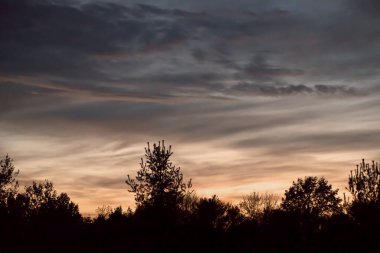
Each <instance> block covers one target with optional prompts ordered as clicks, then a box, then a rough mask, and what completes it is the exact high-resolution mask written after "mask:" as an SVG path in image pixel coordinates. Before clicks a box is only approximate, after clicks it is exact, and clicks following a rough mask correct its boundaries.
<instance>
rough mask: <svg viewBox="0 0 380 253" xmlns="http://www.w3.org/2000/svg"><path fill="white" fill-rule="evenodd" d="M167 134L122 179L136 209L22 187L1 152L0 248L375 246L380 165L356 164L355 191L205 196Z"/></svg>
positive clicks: (308, 181) (378, 244)
mask: <svg viewBox="0 0 380 253" xmlns="http://www.w3.org/2000/svg"><path fill="white" fill-rule="evenodd" d="M171 155H172V152H171V149H170V147H169V148H167V147H165V145H164V143H163V142H161V143H158V145H156V144H154V145H153V147H150V146H149V144H148V147H147V148H146V149H145V157H144V158H143V159H142V160H141V164H140V165H141V169H140V170H139V171H138V172H137V176H136V177H131V176H129V175H128V177H127V179H126V184H127V186H128V188H129V191H130V192H131V193H133V194H134V196H135V200H136V209H135V210H134V211H132V210H131V209H128V210H127V211H123V210H122V208H121V207H117V208H115V209H111V208H110V207H100V208H98V210H97V213H98V216H97V217H96V218H94V219H90V218H84V217H82V215H81V214H80V213H79V209H78V206H77V205H76V204H75V203H73V202H72V201H70V198H69V196H68V195H67V194H66V193H57V192H56V191H55V190H54V187H53V184H52V183H51V182H49V181H45V182H42V183H41V182H40V183H36V182H33V184H32V185H30V186H26V187H25V189H24V190H22V191H21V190H20V189H19V186H18V183H17V180H16V178H17V175H18V171H16V170H15V168H14V166H13V163H12V159H11V158H10V157H9V156H6V157H5V158H4V159H3V160H1V169H0V252H379V251H380V171H379V167H378V165H377V163H376V164H375V163H374V162H372V164H366V163H365V161H364V160H363V161H362V162H361V163H360V164H359V165H357V168H356V169H355V170H353V171H351V172H350V174H349V177H348V184H347V189H348V190H349V192H350V193H351V196H350V198H349V199H350V200H348V198H347V199H346V198H344V200H342V199H340V198H339V197H338V190H337V189H333V188H332V186H331V185H330V184H329V183H328V182H327V180H326V179H325V178H323V177H321V178H318V177H306V178H302V179H298V180H296V181H294V182H293V184H292V185H291V186H290V188H289V189H288V190H286V191H285V194H284V197H283V198H282V199H281V198H280V197H279V196H277V195H275V194H268V193H267V194H260V193H251V194H249V195H246V196H244V197H243V200H242V201H241V202H240V204H238V205H232V204H230V203H225V202H223V201H221V200H220V199H218V197H217V196H212V197H206V198H200V197H198V196H197V195H196V194H195V193H194V192H193V190H192V185H191V180H189V181H185V180H184V178H183V175H182V173H181V171H180V168H179V167H176V166H175V165H173V164H172V163H171V162H170V157H171Z"/></svg>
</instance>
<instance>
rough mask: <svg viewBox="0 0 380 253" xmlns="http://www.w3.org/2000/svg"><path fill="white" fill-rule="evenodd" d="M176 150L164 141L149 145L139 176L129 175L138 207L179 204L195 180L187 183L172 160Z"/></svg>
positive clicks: (129, 181) (128, 182)
mask: <svg viewBox="0 0 380 253" xmlns="http://www.w3.org/2000/svg"><path fill="white" fill-rule="evenodd" d="M172 154H173V152H172V151H171V146H169V148H166V146H165V143H164V141H162V142H158V145H157V144H155V143H154V144H153V148H152V149H151V147H150V145H149V142H148V147H147V148H145V159H143V158H141V162H140V167H141V168H140V170H139V171H138V172H137V176H136V178H135V179H132V178H131V177H130V176H129V175H128V178H127V180H126V181H125V182H126V184H127V185H128V186H129V187H130V189H129V191H130V192H133V193H134V194H135V200H136V204H137V206H138V207H139V206H140V207H141V206H153V207H177V206H178V205H179V204H180V203H181V201H182V200H183V198H184V196H185V193H186V192H187V190H188V189H189V188H190V187H191V179H190V180H189V181H188V182H187V183H185V182H184V180H183V175H182V172H181V170H180V167H176V166H175V165H173V164H172V162H171V161H170V157H171V156H172Z"/></svg>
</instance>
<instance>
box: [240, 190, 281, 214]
mask: <svg viewBox="0 0 380 253" xmlns="http://www.w3.org/2000/svg"><path fill="white" fill-rule="evenodd" d="M279 200H280V197H279V196H278V195H276V194H273V193H264V194H260V193H257V192H253V193H251V194H249V195H244V196H243V201H241V202H240V203H239V207H240V210H241V212H242V213H243V214H244V215H245V216H246V217H248V218H250V219H254V220H260V219H262V218H263V217H264V214H266V213H270V212H272V211H273V210H275V209H276V208H278V202H279Z"/></svg>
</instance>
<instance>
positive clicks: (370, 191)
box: [348, 159, 380, 204]
mask: <svg viewBox="0 0 380 253" xmlns="http://www.w3.org/2000/svg"><path fill="white" fill-rule="evenodd" d="M348 190H349V191H350V192H351V194H352V197H353V201H354V202H358V203H367V204H368V203H373V204H377V203H379V202H380V169H379V165H378V163H375V161H372V164H371V165H370V164H368V163H365V161H364V159H363V160H362V162H361V163H360V164H358V165H356V170H354V171H352V170H351V171H350V175H349V176H348Z"/></svg>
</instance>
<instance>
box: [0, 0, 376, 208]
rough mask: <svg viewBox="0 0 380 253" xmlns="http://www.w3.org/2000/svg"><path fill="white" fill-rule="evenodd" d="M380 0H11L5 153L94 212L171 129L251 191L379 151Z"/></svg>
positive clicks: (121, 189)
mask: <svg viewBox="0 0 380 253" xmlns="http://www.w3.org/2000/svg"><path fill="white" fill-rule="evenodd" d="M379 80H380V1H375V0H360V1H357V0H335V1H330V0H325V1H315V0H289V1H284V0H235V1H229V0H218V1H216V0H214V1H211V0H192V1H180V0H166V1H164V0H151V1H149V0H144V1H143V0H141V1H126V0H120V1H117V0H113V1H111V0H110V1H95V0H87V1H81V0H72V1H64V0H61V1H58V0H56V1H53V0H51V1H49V0H18V1H15V0H0V155H1V157H4V156H5V155H6V154H7V153H8V154H9V155H10V156H11V157H12V158H14V164H15V166H16V168H17V169H19V170H20V171H21V173H20V175H19V181H20V183H21V185H25V184H30V183H31V181H32V180H43V179H49V180H51V181H52V182H53V183H54V184H55V188H56V189H57V190H58V191H59V192H62V191H63V192H67V193H68V194H69V196H70V197H71V199H72V200H73V201H74V202H76V203H78V204H79V207H80V211H81V212H82V213H85V214H86V213H88V214H89V213H94V210H95V209H96V207H98V206H101V205H103V204H105V205H111V206H113V207H116V206H118V205H122V206H123V207H124V208H127V207H128V206H131V207H133V205H134V199H133V194H132V193H129V192H128V190H127V189H128V188H127V185H126V184H125V182H124V181H125V179H126V177H127V174H130V175H131V176H134V175H135V174H136V171H137V170H138V169H139V161H140V158H141V157H142V156H143V155H144V147H145V146H146V143H147V142H148V141H149V142H151V143H153V142H157V141H159V140H162V139H164V140H165V141H166V143H167V144H168V145H169V144H171V145H172V150H173V151H174V155H173V161H174V163H175V164H176V165H178V166H180V167H181V170H182V172H183V174H184V177H185V179H189V178H192V180H193V187H194V189H195V190H196V192H197V193H198V194H199V195H201V196H211V195H213V194H216V195H218V196H219V197H220V198H221V199H223V200H227V201H235V202H236V201H238V200H239V199H240V198H241V196H242V195H243V194H247V193H250V192H252V191H260V192H266V191H268V192H277V193H283V192H284V190H285V189H287V188H288V187H289V186H290V185H291V183H292V181H293V180H296V179H297V178H298V177H304V176H307V175H309V176H311V175H312V176H325V177H326V179H327V180H328V181H329V182H330V183H332V184H333V186H334V187H335V188H339V189H340V190H344V189H345V187H346V184H347V177H348V173H349V170H350V169H353V168H355V165H356V164H357V163H359V162H360V160H361V159H362V158H366V159H367V160H368V161H370V160H377V161H378V160H379V158H380V81H379Z"/></svg>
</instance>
